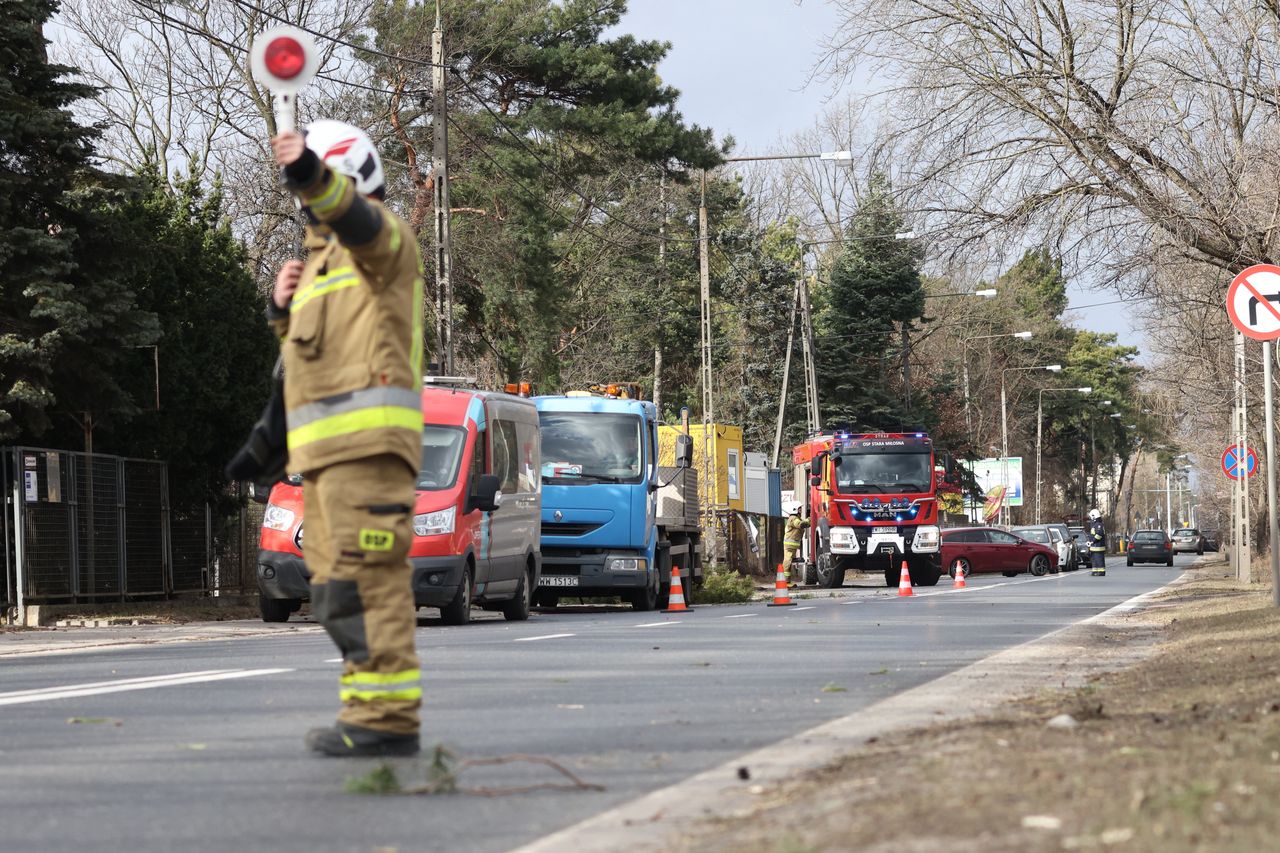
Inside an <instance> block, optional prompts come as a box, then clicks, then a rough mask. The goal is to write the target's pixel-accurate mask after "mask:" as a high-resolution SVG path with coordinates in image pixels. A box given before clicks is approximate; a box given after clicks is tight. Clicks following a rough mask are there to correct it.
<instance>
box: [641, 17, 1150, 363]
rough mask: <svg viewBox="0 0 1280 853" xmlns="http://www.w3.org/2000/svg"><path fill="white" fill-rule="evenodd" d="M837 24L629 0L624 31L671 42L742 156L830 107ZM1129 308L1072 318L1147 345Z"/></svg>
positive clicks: (668, 63)
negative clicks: (819, 62)
mask: <svg viewBox="0 0 1280 853" xmlns="http://www.w3.org/2000/svg"><path fill="white" fill-rule="evenodd" d="M836 21H837V11H836V10H835V9H834V8H833V7H831V6H830V5H829V4H827V3H826V2H819V0H803V2H801V3H798V4H797V3H796V2H795V0H630V3H629V10H628V12H627V15H626V17H625V18H624V19H623V22H622V26H621V27H620V29H621V30H623V31H625V32H629V33H632V34H633V35H635V36H638V37H641V38H650V39H659V40H663V41H669V42H671V52H670V53H669V54H668V56H667V58H666V60H665V61H664V62H663V63H662V65H661V67H660V71H661V74H662V77H663V80H664V81H665V82H667V83H669V84H670V85H672V86H675V87H676V88H677V89H679V90H680V92H681V98H680V108H681V111H682V112H683V113H684V116H685V119H686V120H687V121H689V122H692V123H694V124H701V125H704V126H708V127H711V128H712V129H713V130H715V132H716V135H717V136H718V137H724V136H726V135H732V136H733V137H734V139H735V140H737V151H738V153H742V154H767V153H769V152H771V151H774V150H776V149H777V147H778V143H779V142H780V141H781V140H783V139H784V138H786V137H787V136H789V135H790V134H792V133H794V132H796V131H798V130H803V129H805V128H807V127H809V126H810V125H811V124H813V122H814V120H815V118H816V117H817V116H818V115H819V114H820V113H821V112H822V111H823V109H824V108H825V105H826V100H827V99H828V97H830V95H831V94H832V93H831V91H830V88H829V86H828V85H827V84H826V83H824V82H823V81H822V80H816V81H814V82H810V81H809V77H810V73H811V71H812V68H813V65H814V62H815V60H816V59H817V58H818V55H819V51H820V43H821V41H822V38H823V36H824V35H826V34H827V33H829V32H831V31H832V30H833V29H834V27H835V24H836ZM1070 295H1071V304H1072V305H1073V306H1074V305H1089V304H1092V303H1096V302H1107V301H1110V300H1114V299H1116V298H1117V297H1116V296H1115V294H1114V293H1113V292H1111V291H1102V292H1090V291H1084V292H1081V291H1080V290H1079V289H1078V288H1076V287H1072V288H1071V289H1070ZM1123 309H1124V306H1123V305H1106V306H1100V307H1096V308H1086V309H1082V310H1080V311H1078V312H1076V314H1075V315H1074V316H1075V317H1076V322H1077V325H1078V326H1080V327H1082V328H1087V329H1089V330H1090V331H1096V332H1114V333H1116V334H1118V335H1119V336H1120V341H1121V342H1122V343H1126V344H1131V345H1134V346H1141V334H1140V332H1139V331H1137V330H1136V327H1137V323H1136V321H1135V320H1134V319H1133V318H1132V317H1131V316H1128V315H1127V314H1126V312H1125V311H1124V310H1123ZM1144 355H1145V353H1144Z"/></svg>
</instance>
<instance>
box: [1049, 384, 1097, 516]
mask: <svg viewBox="0 0 1280 853" xmlns="http://www.w3.org/2000/svg"><path fill="white" fill-rule="evenodd" d="M1046 391H1050V392H1053V391H1076V392H1078V393H1080V394H1092V393H1093V388H1092V386H1089V385H1085V386H1083V387H1081V388H1041V389H1040V393H1039V394H1038V395H1037V398H1038V399H1037V402H1036V524H1039V523H1040V482H1041V477H1040V459H1041V454H1040V448H1041V438H1042V433H1043V428H1044V392H1046ZM1107 402H1111V401H1110V400H1108V401H1107Z"/></svg>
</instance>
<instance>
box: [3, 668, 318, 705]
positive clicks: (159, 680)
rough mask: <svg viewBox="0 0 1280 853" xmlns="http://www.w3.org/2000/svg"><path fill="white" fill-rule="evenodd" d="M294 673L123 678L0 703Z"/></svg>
mask: <svg viewBox="0 0 1280 853" xmlns="http://www.w3.org/2000/svg"><path fill="white" fill-rule="evenodd" d="M282 672H293V670H292V669H241V670H214V671H207V672H191V673H181V674H179V675H176V676H160V677H156V678H152V679H139V678H127V679H124V680H123V681H117V682H104V683H100V684H96V685H84V686H80V687H51V688H47V689H46V691H45V692H42V693H33V692H31V691H20V692H22V693H24V694H25V695H17V696H15V695H9V694H5V695H0V705H24V704H27V703H30V702H51V701H53V700H55V699H75V698H78V697H81V696H100V695H102V694H105V693H125V692H127V691H130V690H150V689H151V688H153V687H174V686H177V685H181V684H202V683H206V682H210V681H226V680H228V679H232V678H252V677H254V676H258V675H277V674H279V673H282Z"/></svg>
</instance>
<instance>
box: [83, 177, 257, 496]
mask: <svg viewBox="0 0 1280 853" xmlns="http://www.w3.org/2000/svg"><path fill="white" fill-rule="evenodd" d="M144 180H145V181H146V185H147V186H148V188H149V191H148V192H146V193H140V194H137V195H135V196H134V197H133V198H132V199H131V200H130V202H129V204H128V205H127V206H125V207H124V208H123V209H122V210H120V211H119V213H120V216H119V222H120V223H121V230H122V231H125V230H126V229H127V232H128V233H124V234H122V239H124V240H125V241H127V242H129V243H131V244H134V245H136V244H138V243H141V242H144V241H145V242H146V243H147V244H148V245H149V249H148V250H147V251H146V253H145V255H144V257H142V258H139V259H138V261H137V264H136V267H135V269H134V270H133V280H134V282H135V283H136V287H137V291H138V302H139V305H140V306H141V307H142V308H143V309H145V310H147V311H150V312H154V314H155V316H156V317H157V318H158V319H159V324H160V334H159V338H158V340H157V343H156V345H157V346H158V347H159V351H158V353H157V354H156V357H155V358H154V359H153V354H152V352H151V350H150V349H146V350H132V351H130V352H131V354H130V356H129V358H130V359H131V362H132V364H131V369H130V370H128V371H126V375H127V376H128V377H129V379H128V380H127V389H126V390H127V392H128V397H129V399H131V400H132V401H134V402H135V404H136V405H137V406H138V407H139V408H141V409H142V411H141V412H139V413H138V414H137V416H136V417H135V418H134V419H133V421H132V422H131V423H129V424H128V425H127V428H126V427H125V425H124V424H123V423H120V422H118V421H116V422H112V423H110V424H107V425H106V426H105V428H104V429H102V430H101V431H100V433H99V434H98V435H97V436H95V443H96V445H97V447H99V448H101V449H103V450H104V451H109V452H112V453H118V454H120V455H123V456H139V457H150V458H156V459H163V460H166V461H167V462H168V465H169V482H170V499H171V502H172V503H173V505H174V506H175V508H179V509H190V508H192V507H199V506H201V505H202V504H204V503H205V502H209V503H212V504H214V505H215V506H217V505H219V504H220V503H221V502H223V501H225V499H226V486H227V482H226V480H225V479H224V478H223V475H222V468H223V466H224V465H225V464H226V461H227V460H228V459H230V458H231V456H232V455H233V454H234V453H235V451H236V449H237V448H238V447H239V446H240V444H241V442H242V441H243V440H244V437H245V435H246V433H247V432H248V429H249V427H250V425H251V424H252V423H253V421H254V419H255V418H257V416H258V414H259V412H260V411H261V410H262V406H263V403H264V402H265V401H266V399H267V394H268V392H269V382H270V374H271V365H272V363H273V362H274V361H275V358H276V353H277V351H278V347H277V345H276V343H275V341H274V340H273V339H272V336H271V333H270V331H269V329H268V327H267V324H266V321H265V320H264V319H263V315H262V309H263V307H264V303H263V301H262V299H261V297H260V296H259V295H258V292H257V288H256V286H255V285H254V282H253V279H252V278H251V277H250V275H249V273H248V272H247V258H246V256H245V251H244V247H243V246H242V245H241V244H240V243H239V241H237V240H236V239H235V237H234V236H233V235H232V234H231V231H230V229H229V227H228V226H227V224H226V222H225V221H224V218H223V213H222V198H221V196H220V194H219V193H218V192H216V191H215V192H213V193H211V194H210V193H206V192H204V191H203V190H202V189H201V188H200V186H199V183H198V182H197V181H196V180H194V179H187V180H186V181H184V182H182V183H180V184H179V185H178V186H177V187H175V188H174V189H173V190H170V189H169V188H168V187H165V186H164V185H163V184H162V183H161V182H160V179H159V177H158V176H157V175H148V176H144ZM156 362H158V365H159V377H158V380H159V404H160V407H159V409H158V410H157V409H156V391H155V382H156V378H157V377H156V375H155V364H156Z"/></svg>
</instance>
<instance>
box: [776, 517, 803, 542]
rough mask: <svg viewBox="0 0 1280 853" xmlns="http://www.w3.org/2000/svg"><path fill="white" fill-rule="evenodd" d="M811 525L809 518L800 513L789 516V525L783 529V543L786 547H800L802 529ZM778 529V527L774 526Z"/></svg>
mask: <svg viewBox="0 0 1280 853" xmlns="http://www.w3.org/2000/svg"><path fill="white" fill-rule="evenodd" d="M808 526H809V522H808V520H807V519H803V518H801V517H800V516H798V515H792V516H788V517H787V525H786V527H784V528H783V530H782V545H783V547H784V548H799V547H800V537H801V535H802V531H803V530H804V529H805V528H806V527H808ZM774 529H775V530H776V529H777V528H776V527H775V528H774Z"/></svg>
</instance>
